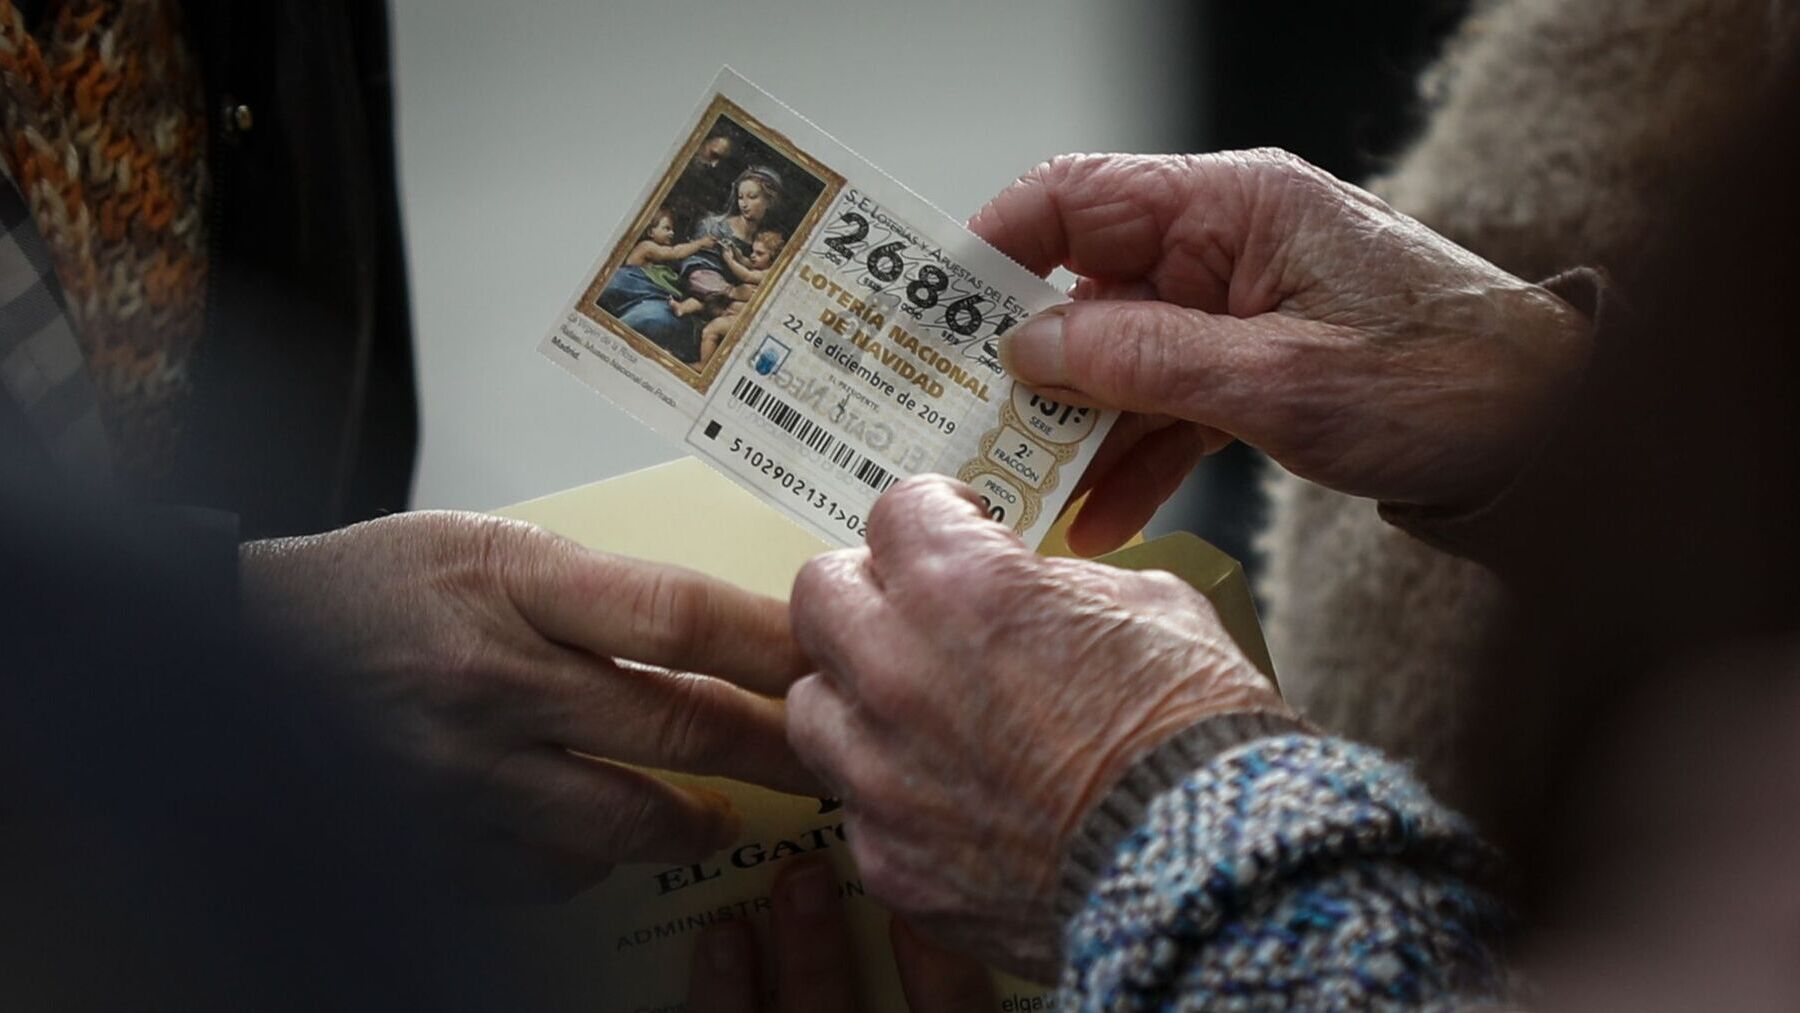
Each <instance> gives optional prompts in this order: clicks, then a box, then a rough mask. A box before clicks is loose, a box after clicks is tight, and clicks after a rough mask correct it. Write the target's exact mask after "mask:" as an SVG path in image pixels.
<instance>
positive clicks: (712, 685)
mask: <svg viewBox="0 0 1800 1013" xmlns="http://www.w3.org/2000/svg"><path fill="white" fill-rule="evenodd" d="M670 678H671V680H672V682H671V687H672V691H671V693H670V694H669V699H668V701H667V703H666V704H665V706H664V707H663V710H662V713H661V716H660V717H659V718H658V728H657V732H658V738H657V740H656V741H657V742H658V743H659V744H660V748H661V749H663V750H664V751H665V752H666V754H667V755H668V756H670V757H672V758H675V759H677V760H678V761H679V762H680V763H682V764H683V765H684V766H688V767H691V768H695V769H697V770H710V769H712V768H713V767H714V766H716V765H717V764H718V763H720V762H721V761H723V760H724V759H726V758H727V754H728V752H729V750H728V749H726V748H724V744H723V743H722V742H721V739H720V736H718V735H717V734H715V731H716V729H715V728H714V727H713V719H714V716H715V715H716V714H718V713H719V710H720V707H719V704H720V703H721V700H720V697H721V694H722V693H723V692H724V691H725V687H724V685H723V684H722V683H718V682H714V681H712V680H710V679H706V678H703V677H700V676H692V675H679V674H677V675H673V676H671V677H670Z"/></svg>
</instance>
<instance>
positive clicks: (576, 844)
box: [240, 512, 814, 895]
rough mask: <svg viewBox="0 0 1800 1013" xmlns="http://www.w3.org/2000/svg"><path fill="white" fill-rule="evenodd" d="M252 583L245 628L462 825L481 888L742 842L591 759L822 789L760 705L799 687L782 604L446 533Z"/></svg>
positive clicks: (252, 563) (412, 533) (419, 517)
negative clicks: (432, 790) (330, 694)
mask: <svg viewBox="0 0 1800 1013" xmlns="http://www.w3.org/2000/svg"><path fill="white" fill-rule="evenodd" d="M240 572H241V574H242V583H243V595H242V598H243V608H244V611H245V618H246V622H247V623H248V624H249V625H250V626H251V627H252V628H253V629H259V630H260V631H261V632H263V633H264V634H266V635H267V636H269V637H270V638H271V639H273V640H274V641H275V642H277V643H278V644H281V645H284V646H286V647H287V648H288V649H289V650H290V651H291V652H292V653H294V654H295V655H296V656H297V657H298V659H299V660H300V661H302V662H303V663H305V664H306V665H307V666H308V667H310V668H313V669H316V670H317V671H319V672H321V673H326V674H327V675H328V676H329V677H330V678H332V679H334V680H335V683H334V685H333V688H334V689H335V690H336V691H337V695H338V696H339V697H341V698H342V699H346V700H349V701H351V702H352V703H353V704H354V705H355V706H356V708H357V709H358V710H360V712H361V713H362V714H363V715H364V716H365V717H367V718H368V719H369V721H370V723H371V724H372V725H373V726H374V730H375V733H376V735H377V737H378V738H379V739H380V740H381V741H382V744H383V745H386V746H388V747H391V748H392V749H393V750H394V751H395V752H396V753H397V754H398V757H399V759H400V761H401V762H402V763H404V764H406V765H407V766H409V767H411V768H413V769H416V770H418V771H421V772H423V773H424V774H425V775H426V777H427V778H428V780H429V781H430V782H431V783H433V784H435V785H436V786H437V787H439V788H441V789H443V791H444V792H445V793H446V794H447V795H448V796H449V797H450V799H451V800H452V801H453V803H455V804H458V805H459V808H460V809H461V811H463V812H465V813H466V817H467V822H466V826H467V828H468V830H469V836H470V839H471V840H472V841H476V842H479V843H480V844H481V847H480V848H479V849H478V850H479V851H480V852H481V853H483V854H488V855H490V860H489V861H487V862H484V863H483V864H484V865H485V868H483V869H481V870H478V872H479V873H480V874H481V875H480V879H481V882H480V884H479V885H481V886H482V887H483V888H484V889H491V890H497V891H498V892H501V893H504V894H520V893H529V894H534V895H535V894H543V893H546V892H548V893H553V894H562V893H566V892H568V891H570V890H572V889H575V888H578V887H581V886H585V885H587V884H588V883H591V882H592V881H594V880H595V879H597V878H599V877H600V876H603V875H605V873H606V872H607V870H608V868H609V867H610V866H611V865H612V864H614V863H617V862H624V861H634V860H650V859H654V860H657V861H663V862H681V861H691V860H694V859H697V858H700V857H701V856H703V855H705V854H708V853H710V852H712V851H714V850H717V849H718V848H720V847H723V846H724V845H725V844H727V843H729V842H730V841H731V840H732V838H733V837H734V836H735V832H736V828H737V822H738V820H737V816H736V814H735V813H734V812H733V811H732V810H731V807H730V804H729V802H728V801H727V800H726V799H725V798H724V797H723V796H720V795H717V794H714V793H711V792H705V791H701V790H697V789H685V788H676V787H673V786H671V785H669V784H667V783H666V782H663V781H661V780H658V779H655V778H652V777H650V776H648V775H645V774H643V773H640V772H638V771H635V770H630V769H627V768H625V767H621V766H619V765H617V764H614V763H608V762H604V760H601V759H590V758H589V757H594V758H605V760H618V761H623V762H627V763H633V764H643V765H647V766H651V767H657V768H664V769H675V770H683V771H689V772H693V773H701V774H723V775H727V776H730V777H735V778H739V779H742V780H747V781H757V782H761V783H763V784H768V785H773V786H776V787H782V788H786V789H789V790H794V791H801V792H806V791H810V790H812V789H813V787H814V782H813V780H812V778H811V777H810V776H809V775H808V774H807V773H806V771H805V769H804V768H802V767H801V766H800V765H799V763H798V762H797V761H796V760H795V758H794V757H793V755H792V754H791V753H790V752H789V750H788V748H787V743H786V739H785V732H784V729H783V725H782V709H781V704H780V703H779V702H777V701H776V700H774V699H770V698H769V696H765V695H759V694H772V695H777V696H778V695H780V694H781V693H782V692H784V691H785V690H786V688H787V686H788V684H789V682H791V681H792V679H793V678H795V677H796V676H797V675H799V674H800V672H802V671H803V670H804V668H805V665H804V662H803V661H802V659H801V656H800V654H799V652H798V650H797V649H796V647H795V646H794V643H793V641H792V638H791V636H790V635H789V632H788V623H787V611H786V609H785V607H784V606H783V605H782V604H781V603H780V602H778V601H775V600H773V599H769V598H764V597H761V596H757V595H752V594H749V593H747V592H743V591H739V590H736V589H734V588H731V587H729V586H727V585H725V584H721V583H719V582H717V581H713V580H711V579H709V578H706V577H703V576H701V575H699V574H696V573H692V572H689V571H685V570H680V569H676V568H672V567H665V566H659V565H655V564H650V563H644V562H640V561H637V560H631V559H624V558H620V557H616V556H609V555H605V554H602V553H597V552H590V551H588V550H586V549H583V548H582V547H580V546H578V545H576V544H575V543H573V542H570V541H567V540H565V539H562V538H559V537H557V536H555V535H552V534H549V533H548V532H545V531H543V530H541V529H539V528H535V527H533V526H531V525H529V524H523V523H519V522H515V521H504V520H500V519H497V518H492V517H482V516H478V515H474V514H462V513H449V512H428V513H409V514H399V515H395V516H393V517H387V518H383V519H381V520H376V521H370V522H368V523H365V524H358V525H355V526H354V527H349V528H344V529H342V530H340V531H334V532H331V533H329V534H324V535H317V536H312V537H307V538H287V539H278V540H273V541H266V542H252V543H249V544H247V545H245V546H244V548H243V549H242V551H241V553H240ZM622 662H634V663H637V664H633V665H627V664H623V663H622ZM648 666H656V667H648ZM663 669H680V670H683V671H694V672H703V673H707V675H688V674H679V673H677V672H671V671H664V670H663ZM708 676H717V677H718V678H711V677H708ZM727 679H729V680H731V681H729V682H727V681H725V680H727ZM733 683H736V685H734V684H733ZM740 687H743V688H740ZM752 690H753V691H755V692H751V691H752ZM573 753H582V754H586V755H585V756H576V755H573Z"/></svg>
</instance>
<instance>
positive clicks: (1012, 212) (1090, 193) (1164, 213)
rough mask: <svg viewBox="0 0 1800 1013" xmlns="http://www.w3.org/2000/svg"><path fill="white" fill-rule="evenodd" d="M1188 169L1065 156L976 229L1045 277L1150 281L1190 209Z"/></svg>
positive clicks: (994, 207) (1174, 161)
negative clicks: (1167, 240) (1060, 272)
mask: <svg viewBox="0 0 1800 1013" xmlns="http://www.w3.org/2000/svg"><path fill="white" fill-rule="evenodd" d="M1188 169H1189V166H1188V163H1187V161H1186V160H1185V159H1179V158H1175V157H1170V156H1154V155H1063V156H1061V157H1059V158H1056V159H1053V160H1051V161H1048V162H1045V163H1043V164H1042V165H1039V166H1038V167H1037V168H1035V169H1033V170H1031V171H1030V172H1028V173H1026V174H1025V175H1024V176H1022V177H1020V178H1019V180H1018V181H1017V182H1015V183H1013V184H1012V185H1011V186H1009V187H1007V188H1006V189H1005V190H1002V191H1001V192H1000V194H999V195H998V196H996V197H995V198H994V199H993V200H991V201H989V202H988V204H987V206H986V207H984V208H982V209H981V210H980V211H979V212H977V213H976V215H975V217H974V218H972V219H970V220H969V229H970V231H972V232H974V233H975V234H976V235H978V236H980V237H981V238H983V239H985V240H987V241H988V242H990V243H992V244H993V245H994V246H995V247H997V248H999V250H1000V251H1001V252H1002V253H1005V254H1006V255H1008V256H1010V257H1012V258H1013V259H1014V260H1017V261H1018V262H1019V263H1021V264H1023V265H1024V266H1025V268H1026V269H1027V270H1029V271H1032V272H1035V273H1036V274H1038V275H1040V276H1042V275H1046V274H1049V273H1050V272H1051V271H1053V270H1055V269H1056V268H1058V267H1067V268H1068V269H1069V270H1071V271H1073V272H1075V273H1076V274H1079V275H1082V276H1084V277H1089V278H1098V279H1102V280H1112V281H1130V280H1134V279H1138V278H1142V277H1144V276H1145V275H1147V274H1148V273H1150V271H1151V269H1152V268H1153V267H1155V266H1156V264H1157V262H1158V261H1160V260H1161V259H1162V255H1163V250H1164V237H1165V235H1166V234H1167V231H1168V226H1169V223H1170V222H1172V221H1174V220H1175V219H1176V218H1177V217H1178V216H1179V215H1180V214H1181V212H1182V211H1183V210H1184V209H1185V207H1186V205H1187V203H1188V199H1187V191H1188V181H1187V179H1186V174H1187V171H1188Z"/></svg>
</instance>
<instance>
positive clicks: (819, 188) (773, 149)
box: [576, 95, 844, 394]
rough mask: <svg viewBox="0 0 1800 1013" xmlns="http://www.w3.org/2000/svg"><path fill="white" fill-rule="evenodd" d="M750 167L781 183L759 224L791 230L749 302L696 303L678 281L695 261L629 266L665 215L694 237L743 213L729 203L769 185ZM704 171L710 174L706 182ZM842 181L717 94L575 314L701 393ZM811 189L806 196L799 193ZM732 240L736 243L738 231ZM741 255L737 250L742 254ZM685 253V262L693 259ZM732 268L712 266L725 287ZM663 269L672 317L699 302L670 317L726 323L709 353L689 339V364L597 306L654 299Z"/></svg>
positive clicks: (710, 296) (712, 299)
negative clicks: (633, 297) (634, 297)
mask: <svg viewBox="0 0 1800 1013" xmlns="http://www.w3.org/2000/svg"><path fill="white" fill-rule="evenodd" d="M720 138H724V139H725V140H726V141H728V142H729V147H728V148H726V149H725V150H727V151H729V152H730V154H728V155H726V156H725V157H723V158H718V159H712V160H711V161H709V159H710V158H711V156H713V155H715V154H716V153H717V150H718V149H719V145H718V143H717V142H718V140H719V139H720ZM703 145H704V146H706V147H707V149H708V150H707V151H705V152H703V151H702V146H703ZM758 149H760V150H758ZM771 163H778V164H771ZM718 164H723V165H724V166H726V167H727V168H725V169H724V170H723V171H718V172H714V171H712V170H713V169H714V168H715V167H716V166H717V165H718ZM757 169H772V170H773V172H774V178H775V179H777V180H780V181H781V189H780V191H778V192H779V193H780V194H781V197H782V200H781V202H780V203H779V204H778V205H777V208H776V209H775V211H776V214H775V215H772V216H771V218H765V219H763V221H762V222H760V223H759V224H762V225H767V226H770V228H769V229H768V230H766V231H775V232H781V231H783V230H782V229H781V228H780V227H779V226H780V225H788V226H790V228H788V229H787V230H785V231H786V234H785V236H784V237H783V242H782V245H781V249H780V252H779V254H777V255H776V256H775V257H774V258H773V260H772V262H771V263H770V265H769V266H768V267H767V268H766V269H764V271H763V279H762V281H761V283H760V284H757V285H755V286H754V288H755V292H754V294H753V295H751V296H750V297H749V298H748V299H745V300H741V301H735V302H734V301H731V300H729V299H727V298H725V297H722V296H721V295H720V294H719V293H718V292H717V291H713V292H709V293H707V297H706V298H705V299H702V298H700V297H699V296H697V295H695V294H693V293H692V292H688V291H684V290H682V286H681V284H680V281H681V280H685V279H690V278H692V277H693V276H694V274H698V273H699V271H704V270H711V269H710V268H704V267H702V268H700V269H699V271H695V272H694V273H693V274H681V273H678V272H677V270H676V269H674V268H668V267H667V266H666V265H665V264H663V263H661V262H659V263H656V264H654V265H642V264H640V265H631V264H628V263H627V259H628V258H630V256H631V254H632V251H633V250H634V249H636V248H637V247H638V245H639V244H640V243H647V242H654V238H653V237H652V236H650V234H649V233H650V230H651V228H652V226H653V225H654V226H659V227H660V226H662V225H663V224H664V220H665V219H667V220H669V223H670V224H671V225H672V226H674V227H675V231H677V232H678V234H679V235H681V236H685V237H688V238H689V239H694V238H699V237H698V236H697V235H696V232H698V231H700V226H702V225H703V224H704V223H706V222H714V223H717V222H719V221H722V220H725V219H727V218H728V217H729V216H733V213H734V212H735V213H736V215H737V216H739V217H740V218H741V216H742V215H743V211H742V206H741V205H737V200H738V196H739V194H740V192H741V190H742V188H743V184H744V183H746V182H748V181H755V182H757V183H758V187H757V190H758V191H763V190H766V189H769V187H768V186H767V184H766V183H764V182H762V180H764V179H767V178H768V177H767V176H763V177H761V178H760V179H759V178H758V176H757V173H756V172H755V171H754V170H757ZM709 176H710V177H711V178H708V177H709ZM721 181H722V182H721ZM843 185H844V178H843V177H842V176H840V175H838V174H837V173H835V172H832V171H831V170H830V169H828V168H826V167H825V166H824V165H823V164H821V163H820V162H818V161H817V160H815V159H813V158H811V157H810V156H808V155H807V154H806V153H805V152H803V151H801V150H800V149H799V148H797V147H795V146H794V145H793V143H792V142H790V141H789V140H788V139H787V138H786V137H784V136H783V135H781V134H780V133H778V132H776V131H774V130H771V129H769V128H768V127H767V126H765V125H763V123H762V122H760V121H759V120H757V118H756V117H754V116H752V115H750V114H749V113H747V112H745V111H744V109H743V108H742V107H740V106H739V105H738V104H737V103H735V102H733V101H731V100H730V99H728V98H726V97H724V96H723V95H715V96H714V97H713V100H712V102H711V103H710V104H709V105H708V106H707V108H706V112H705V114H704V115H702V116H701V117H700V122H699V123H698V124H696V125H695V127H694V130H693V133H692V134H690V135H689V136H688V139H687V142H686V143H684V144H683V145H682V146H681V150H680V151H679V152H678V153H677V154H676V156H675V160H674V162H673V163H672V164H671V165H669V167H668V168H667V169H666V170H665V171H664V172H663V175H662V178H661V179H660V180H659V181H658V182H657V185H656V190H655V192H654V193H653V194H652V196H651V198H650V200H648V201H646V202H645V204H644V206H643V207H641V208H639V209H638V211H637V214H635V215H634V216H633V217H632V220H631V227H630V228H629V229H628V230H627V231H626V232H625V234H624V236H623V237H621V238H620V240H619V244H618V246H617V247H615V248H614V249H613V251H612V253H610V254H609V255H608V256H607V258H606V262H605V264H604V265H603V266H602V267H601V269H600V271H599V273H598V274H596V275H595V276H594V277H593V278H592V279H591V280H590V281H589V282H588V285H587V288H586V289H585V291H584V292H583V293H582V296H581V299H580V301H579V303H578V304H577V307H576V308H577V312H579V313H580V314H581V315H582V316H584V317H586V318H588V319H589V320H592V321H593V322H594V323H596V324H599V325H600V326H602V327H604V328H606V329H607V330H609V331H611V332H612V333H614V334H616V335H618V336H619V337H621V338H623V339H624V340H625V341H626V342H627V343H628V344H629V345H630V346H631V347H632V348H633V349H634V350H635V351H637V352H638V353H640V354H642V355H644V356H645V357H647V358H649V359H652V360H654V361H656V362H657V363H658V364H659V365H661V366H662V367H663V368H664V369H665V370H667V371H668V372H669V373H671V374H672V375H674V376H675V377H677V378H678V379H680V380H681V381H682V382H683V383H685V384H687V385H688V386H690V387H692V388H694V389H695V390H696V391H699V392H700V393H702V394H704V393H706V391H707V389H708V388H709V387H710V386H711V385H712V382H713V380H714V379H715V378H717V376H718V375H719V370H720V369H721V368H723V366H724V364H725V362H726V360H727V359H729V358H730V357H731V351H732V349H734V348H735V347H736V346H737V344H738V342H739V341H741V340H742V339H743V336H744V333H745V331H746V330H748V328H749V325H750V322H751V321H752V320H754V319H755V318H756V315H757V313H758V312H759V311H760V310H761V308H762V305H763V303H764V302H765V301H766V300H767V299H768V298H769V295H770V293H771V292H773V291H774V290H775V289H776V288H777V287H778V284H779V282H780V279H781V278H782V277H783V276H784V274H785V273H786V271H787V270H788V267H789V265H790V264H791V263H792V262H793V260H794V258H795V257H796V256H797V255H798V254H799V253H800V251H801V250H802V249H804V248H805V246H806V241H807V240H808V239H809V238H810V237H811V234H812V231H813V228H814V227H815V226H816V225H817V224H818V221H819V217H820V216H821V215H823V214H824V213H825V209H826V208H827V207H828V206H830V204H831V201H832V199H833V198H835V197H836V196H837V193H838V191H839V190H840V189H841V188H842V187H843ZM709 189H710V190H711V193H712V194H714V195H723V197H724V198H725V199H718V198H717V197H709V195H708V194H707V191H708V190H709ZM809 194H810V195H811V196H810V198H808V197H807V195H809ZM796 198H798V199H802V200H807V201H808V203H807V204H806V206H805V208H804V210H803V211H801V212H800V213H798V214H795V213H793V210H794V201H795V199H796ZM709 199H711V200H713V202H714V203H713V205H712V206H711V210H712V212H713V213H712V214H711V215H708V216H706V217H704V218H702V217H701V216H700V212H702V211H705V210H707V209H708V204H707V201H708V200H709ZM734 205H735V206H734ZM739 238H740V241H741V237H739ZM685 241H686V240H684V242H685ZM715 242H716V240H715ZM667 245H668V246H679V245H682V244H681V243H670V244H667ZM749 245H751V244H746V246H749ZM758 245H762V246H765V247H766V246H767V245H771V244H768V243H760V244H758ZM739 252H740V253H741V252H742V250H740V251H739ZM684 259H686V260H688V261H692V260H693V259H694V258H684ZM714 259H719V260H721V261H722V259H723V258H717V257H716V258H714ZM647 266H649V267H661V268H664V270H662V271H657V272H656V273H654V274H653V273H651V271H648V270H646V267H647ZM633 269H635V271H636V273H635V274H630V273H628V272H630V271H632V270H633ZM732 273H733V272H732V271H731V270H729V269H727V270H724V271H719V270H713V271H712V274H713V275H714V276H715V277H716V278H718V279H720V280H723V281H724V282H725V283H726V284H727V285H729V284H731V283H732V282H733V281H735V280H736V279H734V278H733V277H732ZM671 275H673V276H674V279H675V283H674V287H675V289H676V291H671V292H669V293H668V296H667V298H668V300H669V305H670V313H675V312H677V311H678V310H679V309H680V308H681V306H682V305H684V304H685V305H688V306H692V305H693V304H696V303H698V304H700V305H699V308H692V309H689V310H688V311H687V313H686V314H684V315H682V316H681V317H678V318H677V319H686V318H687V316H689V315H691V316H695V317H698V316H701V315H702V314H705V315H708V317H709V320H710V321H717V320H719V319H721V318H724V319H726V320H728V321H729V323H728V324H727V326H728V328H729V329H728V330H727V331H726V333H724V334H723V336H721V337H717V338H714V339H711V342H712V343H713V344H714V347H712V348H711V349H707V348H706V345H707V343H708V340H707V339H698V338H697V339H696V340H695V341H694V342H693V344H694V346H695V351H696V356H697V357H696V359H695V360H694V361H692V362H689V361H686V360H684V359H682V358H680V357H678V356H677V355H676V354H674V352H673V351H672V350H671V349H670V348H668V347H666V346H665V345H664V344H662V343H660V342H658V341H656V340H654V339H653V338H652V337H650V336H649V335H646V334H643V333H640V332H639V331H638V330H637V329H636V328H634V327H633V326H632V325H631V324H629V323H627V322H626V321H625V320H624V319H621V318H620V317H619V316H614V315H613V312H612V311H611V310H609V309H608V308H607V307H606V306H605V305H603V301H611V300H609V297H610V296H612V295H613V294H614V293H617V292H622V291H627V290H628V288H629V286H637V287H638V288H640V289H642V290H643V291H644V292H648V293H650V294H649V296H648V297H647V298H646V297H639V299H638V302H639V304H641V303H643V302H645V301H648V299H654V298H655V297H656V296H655V294H654V291H653V290H651V289H649V288H645V286H649V285H666V283H668V282H669V281H670V278H671ZM716 287H717V284H716V282H715V283H714V288H715V289H716ZM681 295H687V296H688V299H687V300H681V299H678V298H677V297H678V296H681ZM617 306H618V303H617V302H614V307H615V308H616V307H617ZM651 311H652V313H653V315H656V316H660V315H663V311H662V309H661V307H651ZM633 312H634V311H633V310H626V311H624V315H625V316H626V317H631V316H632V315H633ZM687 326H688V327H689V329H690V330H694V329H700V330H703V328H696V325H694V324H689V325H687ZM671 330H672V331H679V325H671Z"/></svg>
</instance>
